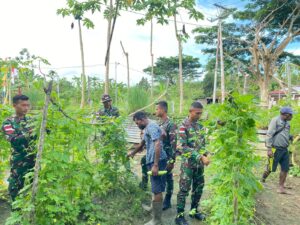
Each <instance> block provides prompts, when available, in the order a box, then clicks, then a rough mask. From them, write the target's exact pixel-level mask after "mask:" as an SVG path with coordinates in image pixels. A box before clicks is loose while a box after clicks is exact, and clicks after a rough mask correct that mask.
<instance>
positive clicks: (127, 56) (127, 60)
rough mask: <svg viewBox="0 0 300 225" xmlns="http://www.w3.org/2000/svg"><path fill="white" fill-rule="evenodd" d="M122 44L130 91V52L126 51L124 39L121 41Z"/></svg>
mask: <svg viewBox="0 0 300 225" xmlns="http://www.w3.org/2000/svg"><path fill="white" fill-rule="evenodd" d="M120 44H121V47H122V50H123V53H124V55H125V56H126V62H127V87H128V91H129V88H130V76H129V54H128V52H126V51H125V48H124V46H123V43H122V41H120Z"/></svg>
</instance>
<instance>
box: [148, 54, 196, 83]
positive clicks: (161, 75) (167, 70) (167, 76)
mask: <svg viewBox="0 0 300 225" xmlns="http://www.w3.org/2000/svg"><path fill="white" fill-rule="evenodd" d="M200 67H201V64H200V62H199V59H198V58H195V57H193V56H190V55H183V56H182V70H183V78H184V79H185V80H194V79H195V78H199V77H200V72H199V68H200ZM144 72H145V73H148V74H151V67H147V68H146V69H144ZM153 72H154V79H155V81H158V82H164V83H166V82H167V81H169V82H170V84H171V85H174V84H176V83H177V80H178V73H179V61H178V56H171V57H159V58H158V59H157V61H156V62H155V66H154V68H153Z"/></svg>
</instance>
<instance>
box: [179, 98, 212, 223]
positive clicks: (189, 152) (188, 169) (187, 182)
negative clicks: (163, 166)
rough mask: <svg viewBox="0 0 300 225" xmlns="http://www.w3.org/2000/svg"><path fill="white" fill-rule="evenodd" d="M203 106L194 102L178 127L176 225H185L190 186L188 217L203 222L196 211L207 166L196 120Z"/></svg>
mask: <svg viewBox="0 0 300 225" xmlns="http://www.w3.org/2000/svg"><path fill="white" fill-rule="evenodd" d="M202 110H203V106H202V105H201V103H200V102H194V103H193V104H192V105H191V108H190V110H189V117H188V118H186V119H185V120H184V121H183V123H182V125H181V126H180V127H179V140H180V149H181V151H182V162H181V173H180V181H179V193H178V195H177V213H178V215H177V217H176V219H175V222H176V224H178V225H187V224H188V223H187V221H186V220H185V218H184V208H185V202H186V197H187V196H188V194H189V191H190V190H191V186H192V196H191V211H190V213H189V215H190V217H192V218H195V219H198V220H204V219H205V216H204V215H203V214H202V213H200V212H199V211H198V205H199V201H200V198H201V195H202V191H203V187H204V175H203V173H204V165H208V164H209V160H208V159H207V157H206V154H201V153H200V152H199V150H200V149H202V148H204V144H205V141H204V137H203V135H202V134H201V130H202V129H203V127H202V125H200V124H199V122H198V120H199V119H200V116H201V114H202Z"/></svg>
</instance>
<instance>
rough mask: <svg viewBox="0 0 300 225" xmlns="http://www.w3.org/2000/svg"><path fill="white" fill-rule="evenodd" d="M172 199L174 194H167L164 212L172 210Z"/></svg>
mask: <svg viewBox="0 0 300 225" xmlns="http://www.w3.org/2000/svg"><path fill="white" fill-rule="evenodd" d="M171 198H172V194H166V196H165V199H164V203H163V210H166V209H169V208H171Z"/></svg>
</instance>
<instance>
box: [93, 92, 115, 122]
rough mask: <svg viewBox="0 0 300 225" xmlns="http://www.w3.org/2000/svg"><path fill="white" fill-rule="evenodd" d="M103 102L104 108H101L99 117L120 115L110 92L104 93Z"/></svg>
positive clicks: (98, 113) (97, 114)
mask: <svg viewBox="0 0 300 225" xmlns="http://www.w3.org/2000/svg"><path fill="white" fill-rule="evenodd" d="M101 100H102V103H103V106H104V108H103V109H100V110H99V111H98V112H97V113H96V116H97V119H99V118H100V117H101V116H109V117H119V116H120V114H119V110H118V108H117V107H114V106H112V99H111V97H110V96H109V95H108V94H104V95H102V98H101Z"/></svg>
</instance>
